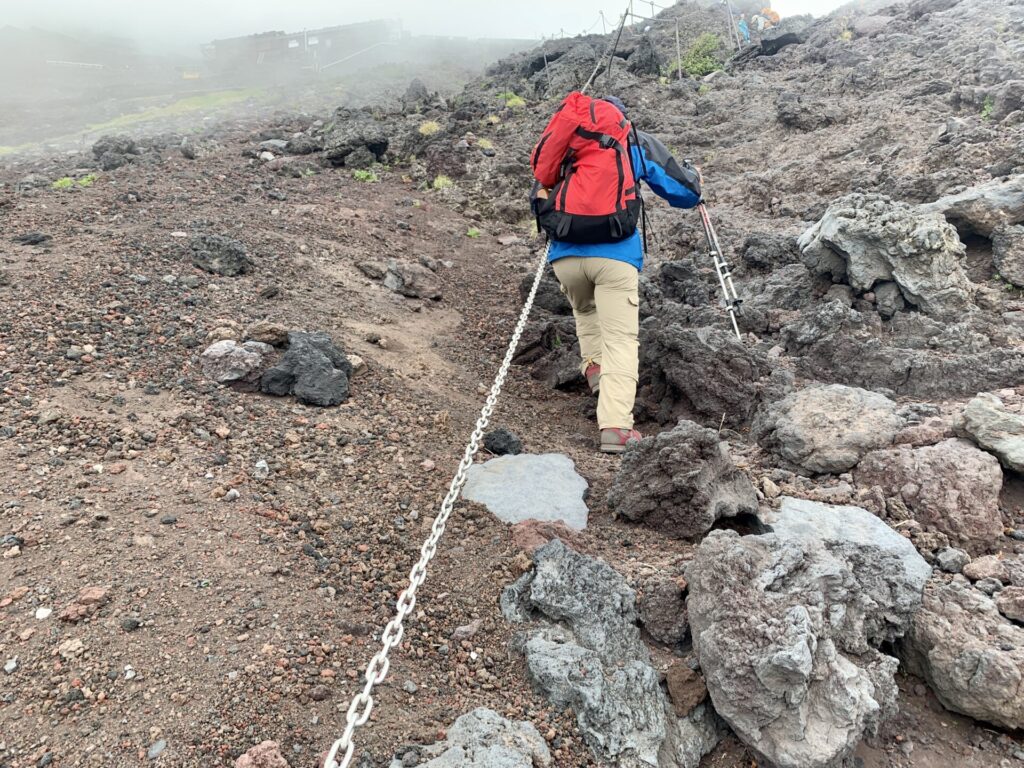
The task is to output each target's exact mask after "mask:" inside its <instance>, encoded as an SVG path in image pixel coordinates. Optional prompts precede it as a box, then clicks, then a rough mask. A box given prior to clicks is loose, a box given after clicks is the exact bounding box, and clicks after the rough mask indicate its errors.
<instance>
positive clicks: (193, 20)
mask: <svg viewBox="0 0 1024 768" xmlns="http://www.w3.org/2000/svg"><path fill="white" fill-rule="evenodd" d="M2 4H3V13H2V16H0V23H2V24H11V25H14V26H37V27H41V28H44V29H49V30H56V31H62V32H70V33H81V32H83V31H88V32H91V33H93V34H95V33H103V34H108V35H114V36H120V37H129V38H132V39H134V40H137V41H140V42H143V43H145V44H147V45H149V46H163V47H178V46H181V45H192V44H196V43H199V42H202V41H206V40H210V39H214V38H219V37H231V36H235V35H245V34H250V33H253V32H258V31H264V30H271V29H274V30H283V31H288V32H292V31H297V30H302V29H315V28H317V27H325V26H330V25H334V24H345V23H351V22H356V21H366V20H369V19H375V18H383V17H387V18H397V19H401V20H402V23H403V25H404V27H405V28H406V29H407V30H408V31H410V32H412V33H413V34H418V35H455V36H466V37H504V38H529V39H538V38H540V37H550V36H552V35H559V34H562V33H564V34H567V35H573V34H576V33H578V32H581V31H583V30H590V31H601V29H602V20H601V13H602V11H603V13H604V16H605V19H606V20H607V22H608V23H609V24H610V23H612V22H613V20H614V19H616V18H618V16H619V14H621V12H622V8H623V7H624V4H623V3H622V2H621V0H620V2H615V3H610V2H607V0H603V1H602V0H554V2H553V1H552V0H489V1H488V0H439V1H432V2H431V1H428V0H389V1H387V2H376V3H366V2H355V1H354V0H294V1H293V2H281V0H217V2H214V3H211V2H209V0H175V2H167V0H147V2H140V0H88V2H83V1H82V0H34V1H33V2H22V1H21V0H2ZM660 4H663V5H667V4H668V3H667V2H666V1H665V0H661V2H660ZM647 5H648V3H646V2H644V0H635V8H636V11H637V13H640V12H642V10H643V11H645V12H646V11H649V9H647V8H646V6H647ZM839 5H840V2H838V0H775V3H774V6H775V8H776V9H777V10H778V11H779V12H780V13H783V14H786V15H790V14H799V13H814V14H822V13H828V12H829V11H831V10H832V9H833V8H835V7H838V6H839Z"/></svg>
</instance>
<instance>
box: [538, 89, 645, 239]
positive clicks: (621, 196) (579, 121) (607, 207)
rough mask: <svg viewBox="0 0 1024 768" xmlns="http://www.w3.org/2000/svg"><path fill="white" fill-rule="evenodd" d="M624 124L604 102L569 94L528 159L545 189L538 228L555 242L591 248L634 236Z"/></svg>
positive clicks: (636, 206) (634, 195) (637, 205)
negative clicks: (594, 245) (597, 244)
mask: <svg viewBox="0 0 1024 768" xmlns="http://www.w3.org/2000/svg"><path fill="white" fill-rule="evenodd" d="M630 129H631V126H630V124H629V121H628V120H626V118H625V117H624V116H623V115H622V113H621V112H620V111H619V110H618V109H616V108H615V107H614V106H613V105H612V104H610V103H608V102H607V101H600V100H598V99H592V98H590V97H589V96H585V95H583V94H582V93H578V92H574V93H570V94H569V95H568V96H567V97H566V99H565V101H563V102H562V106H560V107H559V108H558V111H557V112H555V115H554V117H552V118H551V122H550V123H548V127H547V128H546V129H545V130H544V134H543V135H542V136H541V139H540V141H539V142H537V146H536V147H535V148H534V150H533V154H532V156H531V158H530V165H531V166H532V167H533V175H534V177H535V178H536V179H537V181H538V182H539V183H540V185H541V186H542V187H544V188H546V189H548V190H550V191H549V194H548V197H547V199H543V198H539V199H537V200H536V203H537V205H536V207H535V211H536V213H537V221H538V223H539V224H540V226H541V228H542V229H543V230H544V231H545V232H547V233H548V235H549V236H550V237H552V238H553V239H555V240H562V241H564V242H569V243H579V244H595V243H613V242H617V241H619V240H624V239H625V238H627V237H630V236H631V235H632V234H633V233H634V232H636V228H637V221H638V220H639V218H640V215H641V212H642V209H643V202H642V200H641V199H640V196H639V194H638V190H637V184H636V177H635V174H634V173H633V162H632V158H631V157H630V150H629V135H630Z"/></svg>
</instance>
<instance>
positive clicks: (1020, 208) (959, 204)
mask: <svg viewBox="0 0 1024 768" xmlns="http://www.w3.org/2000/svg"><path fill="white" fill-rule="evenodd" d="M920 210H921V211H925V212H930V213H939V214H942V215H944V216H945V217H946V219H947V221H949V223H950V224H952V225H954V226H955V227H956V228H957V229H960V230H963V231H967V232H974V233H976V234H979V235H983V236H984V237H991V236H992V233H993V232H994V231H995V230H996V229H997V228H998V227H1001V226H1006V225H1012V224H1020V223H1021V222H1024V174H1021V175H1018V176H1012V177H1010V178H1009V179H993V180H992V181H989V182H986V183H985V184H979V185H978V186H976V187H971V188H970V189H968V190H965V191H964V192H960V193H959V194H956V195H948V196H946V197H942V198H939V199H938V200H936V201H935V202H934V203H927V204H925V205H922V206H921V207H920Z"/></svg>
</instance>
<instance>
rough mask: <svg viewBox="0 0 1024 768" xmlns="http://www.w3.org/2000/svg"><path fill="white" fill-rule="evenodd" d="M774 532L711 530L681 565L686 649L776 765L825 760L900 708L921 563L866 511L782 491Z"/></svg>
mask: <svg viewBox="0 0 1024 768" xmlns="http://www.w3.org/2000/svg"><path fill="white" fill-rule="evenodd" d="M766 522H768V523H769V524H770V525H771V528H772V532H771V533H765V534H761V535H756V536H745V537H741V536H739V535H738V534H737V533H736V532H735V531H721V530H720V531H713V532H712V533H711V534H710V535H709V536H708V537H707V538H706V539H704V541H703V542H702V543H701V545H700V547H699V548H698V549H697V552H696V555H695V557H694V560H693V561H692V562H691V564H690V566H689V567H688V568H687V570H686V578H687V580H688V582H689V588H690V593H689V598H688V601H687V603H688V608H689V613H690V626H691V630H692V633H693V641H694V646H695V648H696V650H697V652H698V654H699V658H700V664H701V669H702V670H703V672H704V675H705V678H706V682H707V686H708V692H709V694H710V696H711V700H712V702H713V703H714V706H715V709H716V711H717V712H718V713H719V715H720V716H721V717H722V718H723V719H724V720H725V721H726V722H727V723H728V724H729V725H730V726H731V727H732V729H733V731H734V732H735V733H736V735H737V736H738V737H739V738H740V739H742V740H743V741H744V742H745V743H746V744H747V745H749V746H750V747H751V749H753V750H754V751H755V752H757V753H758V754H759V755H760V756H762V757H763V758H764V759H765V760H766V761H767V762H769V763H771V764H772V765H775V766H778V767H779V768H832V767H833V766H839V765H841V764H842V762H843V760H844V759H845V758H846V757H847V756H849V755H850V753H851V752H852V751H853V750H854V748H855V747H856V746H857V744H858V743H859V742H860V740H861V738H862V737H863V736H864V735H865V734H872V733H874V732H875V731H876V730H877V728H878V726H879V724H880V723H881V722H883V721H884V720H885V719H886V718H887V717H889V716H890V715H892V714H893V713H894V711H895V708H896V696H897V688H896V683H895V681H894V674H895V672H896V668H897V666H898V665H897V661H896V659H893V658H891V657H889V656H886V655H885V654H883V653H881V652H879V651H878V650H877V649H878V648H879V647H880V646H881V644H883V643H889V642H892V641H893V640H894V639H896V638H898V637H900V636H901V635H902V634H903V633H904V632H906V631H907V629H908V627H909V626H910V621H911V618H912V616H913V614H914V612H915V611H916V610H917V609H918V608H919V607H920V604H921V592H922V590H923V588H924V585H925V582H926V581H927V580H928V577H929V574H930V568H929V567H928V565H927V564H926V563H925V562H924V560H923V559H922V558H921V556H920V555H919V554H918V553H917V551H916V550H915V549H914V547H913V545H911V544H910V542H909V541H907V540H906V539H904V538H903V537H902V536H900V535H898V534H897V533H896V532H895V531H893V530H892V529H890V528H889V527H888V526H887V525H886V524H885V523H883V522H882V521H881V520H879V519H878V518H877V517H875V516H874V515H872V514H871V513H870V512H867V511H866V510H863V509H860V508H858V507H832V506H828V505H825V504H818V503H815V502H809V501H802V500H796V499H788V498H787V499H783V503H782V508H781V510H780V511H779V513H778V514H777V515H776V516H775V517H774V518H772V519H769V520H767V521H766Z"/></svg>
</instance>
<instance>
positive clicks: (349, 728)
mask: <svg viewBox="0 0 1024 768" xmlns="http://www.w3.org/2000/svg"><path fill="white" fill-rule="evenodd" d="M547 261H548V252H547V250H545V251H544V253H543V254H542V256H541V259H540V263H539V264H538V265H537V273H536V274H535V275H534V278H533V287H532V288H531V289H530V295H529V296H527V297H526V303H525V304H524V305H523V311H522V312H521V313H520V315H519V322H518V323H516V328H515V330H514V331H513V332H512V340H511V341H510V342H509V345H508V350H507V351H506V352H505V359H504V360H502V362H501V367H500V368H499V369H498V375H497V376H495V377H494V384H492V385H491V392H490V394H489V395H487V402H486V403H485V404H484V407H483V409H481V411H480V418H479V419H477V422H476V428H475V429H474V430H473V434H472V435H470V438H469V443H468V445H466V452H465V453H464V454H463V456H462V461H460V462H459V468H458V470H457V471H456V472H455V477H453V478H452V483H451V485H450V486H449V487H448V494H447V495H446V496H445V497H444V501H443V502H441V509H440V511H439V512H438V513H437V517H436V518H434V524H433V525H432V526H431V527H430V536H428V537H427V540H426V541H425V542H423V546H422V548H421V549H420V559H419V560H418V561H417V563H416V564H415V565H414V566H413V567H412V569H411V570H410V571H409V586H407V587H406V588H405V589H404V590H403V591H402V594H401V595H399V597H398V602H397V603H396V605H395V617H394V618H393V619H392V620H391V621H389V622H388V624H387V626H386V627H385V628H384V632H383V633H382V634H381V643H382V646H383V647H382V648H381V650H379V651H378V652H377V653H376V654H375V655H374V657H373V658H372V659H370V663H369V664H368V665H367V667H366V672H365V673H364V675H363V679H364V680H365V681H366V684H365V686H364V687H363V690H362V692H360V693H358V694H356V695H355V696H354V697H353V698H352V701H351V702H350V703H349V707H348V712H347V714H346V715H345V722H346V726H345V731H344V733H342V735H341V738H340V739H338V740H337V741H335V742H334V744H332V745H331V749H330V751H329V752H328V753H327V759H326V760H325V761H324V768H349V766H350V764H351V763H352V757H353V755H354V754H355V741H354V738H353V737H354V735H355V730H356V728H358V727H359V726H361V725H364V724H365V723H366V721H367V720H369V719H370V712H372V711H373V703H374V702H373V689H374V686H376V685H379V684H380V683H382V682H384V678H385V677H387V674H388V670H389V669H390V667H391V660H390V659H389V658H388V654H389V653H390V652H391V649H392V648H395V647H397V646H398V644H399V643H401V642H402V636H403V635H404V634H405V620H406V619H407V618H408V617H409V614H411V613H412V610H413V608H414V607H415V606H416V590H417V589H419V588H420V586H421V585H422V584H423V582H424V581H426V578H427V566H428V565H429V564H430V561H431V560H432V559H433V557H434V555H435V554H437V545H438V543H439V542H440V540H441V536H442V535H444V529H445V526H446V525H447V524H448V518H449V517H450V516H451V513H452V509H453V508H454V507H455V502H456V501H458V498H459V494H460V493H461V492H462V486H464V485H465V484H466V472H468V471H469V468H470V467H471V466H472V464H473V457H474V456H476V452H477V451H478V450H480V441H481V440H482V439H483V436H484V430H485V429H487V425H488V424H489V423H490V420H491V414H492V413H493V412H494V407H495V405H496V404H497V402H498V395H499V394H501V388H502V387H503V386H504V384H505V377H506V376H508V371H509V367H510V366H511V365H512V358H513V356H515V353H516V349H517V348H518V347H519V339H520V338H521V337H522V335H523V330H524V329H525V328H526V321H527V319H528V318H529V317H530V310H531V309H533V301H534V299H535V298H536V297H537V289H538V288H539V287H540V281H541V277H543V275H544V267H545V265H546V264H547ZM339 752H340V753H342V758H341V761H340V762H339V761H338V760H337V756H338V753H339Z"/></svg>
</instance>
